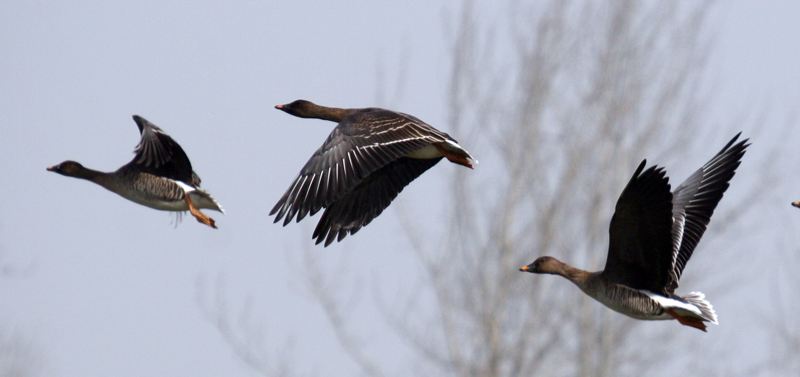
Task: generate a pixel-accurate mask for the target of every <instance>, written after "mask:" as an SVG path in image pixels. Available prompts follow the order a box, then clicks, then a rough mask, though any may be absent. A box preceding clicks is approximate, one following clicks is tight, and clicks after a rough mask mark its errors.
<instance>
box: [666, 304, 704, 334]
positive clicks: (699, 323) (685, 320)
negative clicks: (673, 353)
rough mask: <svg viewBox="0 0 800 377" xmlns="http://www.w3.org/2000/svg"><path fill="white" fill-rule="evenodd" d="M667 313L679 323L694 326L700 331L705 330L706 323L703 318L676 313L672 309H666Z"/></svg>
mask: <svg viewBox="0 0 800 377" xmlns="http://www.w3.org/2000/svg"><path fill="white" fill-rule="evenodd" d="M666 312H667V314H669V315H671V316H672V317H673V318H675V319H677V320H678V322H680V324H681V325H684V326H689V327H694V328H696V329H698V330H700V331H703V332H705V331H706V324H705V323H703V320H701V319H698V318H694V317H686V316H682V315H680V314H678V313H676V312H675V311H674V310H669V309H668V310H667V311H666Z"/></svg>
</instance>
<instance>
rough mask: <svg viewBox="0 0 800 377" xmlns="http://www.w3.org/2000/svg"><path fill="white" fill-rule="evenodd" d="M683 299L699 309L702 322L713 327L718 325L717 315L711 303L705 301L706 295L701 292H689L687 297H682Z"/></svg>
mask: <svg viewBox="0 0 800 377" xmlns="http://www.w3.org/2000/svg"><path fill="white" fill-rule="evenodd" d="M683 299H684V300H686V302H688V303H690V304H692V305H694V306H695V307H697V309H700V313H701V314H700V316H701V317H703V319H704V320H706V321H709V322H711V323H713V324H715V325H718V324H719V321H718V320H717V313H716V312H715V311H714V307H713V306H712V305H711V303H710V302H708V300H706V295H705V294H703V292H689V294H688V295H686V296H683Z"/></svg>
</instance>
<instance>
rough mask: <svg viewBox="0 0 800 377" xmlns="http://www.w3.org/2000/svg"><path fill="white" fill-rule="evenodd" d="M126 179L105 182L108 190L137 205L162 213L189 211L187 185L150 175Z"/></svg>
mask: <svg viewBox="0 0 800 377" xmlns="http://www.w3.org/2000/svg"><path fill="white" fill-rule="evenodd" d="M124 177H125V179H121V180H117V181H110V182H103V183H105V184H103V186H105V187H106V188H107V189H108V190H110V191H112V192H114V193H116V194H117V195H119V196H121V197H123V198H125V199H128V200H130V201H132V202H134V203H136V204H141V205H143V206H145V207H150V208H153V209H158V210H162V211H187V210H189V207H188V206H187V204H186V201H184V195H185V193H186V191H185V188H184V187H183V186H186V187H187V188H189V189H192V190H193V188H191V187H190V186H188V185H186V184H180V183H178V182H176V181H174V180H171V179H167V178H163V177H158V176H155V175H152V174H148V173H138V174H135V175H126V176H124Z"/></svg>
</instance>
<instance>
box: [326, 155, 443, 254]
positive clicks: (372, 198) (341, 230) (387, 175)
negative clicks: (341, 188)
mask: <svg viewBox="0 0 800 377" xmlns="http://www.w3.org/2000/svg"><path fill="white" fill-rule="evenodd" d="M441 159H442V158H441V157H440V158H433V159H423V160H417V159H413V158H408V157H402V158H400V159H398V160H395V161H393V162H391V163H389V164H388V165H386V166H384V167H383V168H381V169H380V170H378V171H376V172H374V173H372V174H370V176H369V177H367V178H366V179H364V180H363V181H361V183H359V184H358V185H357V186H356V187H355V188H353V190H351V191H349V192H347V194H345V195H344V196H343V197H341V198H339V200H337V201H335V202H333V203H332V204H331V205H329V206H328V207H327V208H326V209H325V212H324V213H323V214H322V217H321V218H320V220H319V223H318V224H317V227H316V229H314V234H313V236H312V237H313V238H315V239H316V240H317V241H316V243H317V244H319V243H321V242H322V241H325V246H328V245H330V244H331V243H332V242H333V240H334V239H335V240H337V241H341V240H342V239H343V238H344V237H345V236H347V235H348V234H355V233H356V232H358V231H359V229H361V228H362V227H364V226H366V225H367V224H369V223H370V222H371V221H372V220H373V219H374V218H376V217H378V215H380V214H381V212H383V210H384V209H386V207H388V206H389V204H391V202H392V200H394V198H395V197H397V194H399V193H400V192H401V191H403V188H404V187H406V186H407V185H408V184H409V183H411V181H413V180H414V179H416V178H417V177H419V176H420V175H422V173H424V172H425V171H426V170H428V169H430V168H431V167H433V166H434V165H436V164H437V163H438V162H439V161H441Z"/></svg>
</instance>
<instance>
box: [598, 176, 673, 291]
mask: <svg viewBox="0 0 800 377" xmlns="http://www.w3.org/2000/svg"><path fill="white" fill-rule="evenodd" d="M646 163H647V160H644V161H642V163H641V164H639V167H638V168H637V169H636V172H634V173H633V176H632V177H631V180H630V181H629V182H628V184H627V186H625V189H624V190H623V191H622V194H621V195H620V197H619V199H618V200H617V206H616V210H615V212H614V216H613V217H612V219H611V226H610V229H609V235H610V242H609V248H608V257H607V259H606V266H605V269H604V270H603V275H604V276H605V277H606V278H607V279H608V280H609V281H611V282H614V283H618V284H623V285H626V286H628V287H631V288H634V289H646V290H649V291H652V292H664V287H665V286H666V285H667V282H668V279H669V273H670V267H671V262H672V239H671V226H672V212H671V211H672V194H671V193H670V185H669V179H668V178H667V177H666V175H665V172H664V169H663V168H658V167H656V166H652V167H650V168H648V169H647V170H644V168H645V164H646Z"/></svg>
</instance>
